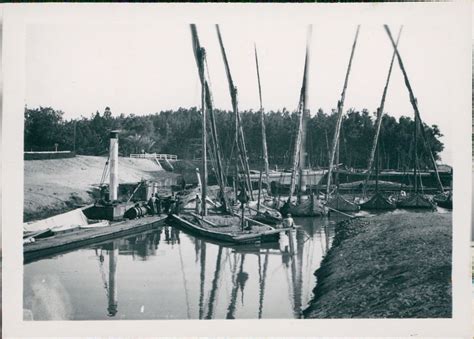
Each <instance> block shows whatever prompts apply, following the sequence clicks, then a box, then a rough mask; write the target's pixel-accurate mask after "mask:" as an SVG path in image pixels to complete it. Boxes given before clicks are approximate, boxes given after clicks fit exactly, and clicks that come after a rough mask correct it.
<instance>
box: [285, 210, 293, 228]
mask: <svg viewBox="0 0 474 339" xmlns="http://www.w3.org/2000/svg"><path fill="white" fill-rule="evenodd" d="M283 227H284V228H290V227H291V228H295V221H294V220H293V218H292V217H291V214H290V213H288V214H287V215H286V218H285V219H283Z"/></svg>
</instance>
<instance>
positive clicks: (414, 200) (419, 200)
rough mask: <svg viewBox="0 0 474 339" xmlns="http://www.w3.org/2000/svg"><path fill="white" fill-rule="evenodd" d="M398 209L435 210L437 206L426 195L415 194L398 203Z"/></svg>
mask: <svg viewBox="0 0 474 339" xmlns="http://www.w3.org/2000/svg"><path fill="white" fill-rule="evenodd" d="M397 207H398V208H426V209H435V207H436V205H435V204H434V202H433V201H431V200H430V199H429V198H428V197H427V196H425V195H424V194H421V193H418V192H415V193H412V194H409V195H408V196H407V197H406V198H404V199H402V200H400V201H399V202H397Z"/></svg>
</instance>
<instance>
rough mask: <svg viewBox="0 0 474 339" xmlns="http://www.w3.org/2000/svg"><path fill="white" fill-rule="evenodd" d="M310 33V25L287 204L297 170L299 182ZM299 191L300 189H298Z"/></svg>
mask: <svg viewBox="0 0 474 339" xmlns="http://www.w3.org/2000/svg"><path fill="white" fill-rule="evenodd" d="M311 32H312V26H311V25H310V26H309V27H308V36H307V41H306V55H305V61H304V71H303V84H302V85H301V92H300V100H299V104H298V116H299V119H298V132H297V136H296V142H295V149H294V153H293V168H292V171H291V182H290V194H289V196H288V202H290V201H291V198H292V197H293V194H294V192H295V186H296V172H297V171H298V169H299V170H300V173H299V174H300V180H301V175H302V173H301V165H302V164H301V162H300V160H301V158H300V152H301V143H302V139H303V136H302V134H303V133H306V131H304V130H303V119H304V112H305V110H306V103H307V99H308V72H309V48H310V42H311ZM300 189H301V187H300Z"/></svg>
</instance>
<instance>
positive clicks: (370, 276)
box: [304, 212, 452, 318]
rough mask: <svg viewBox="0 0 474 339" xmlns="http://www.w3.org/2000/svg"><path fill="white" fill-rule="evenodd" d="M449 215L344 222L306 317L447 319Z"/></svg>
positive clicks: (449, 301) (449, 308)
mask: <svg viewBox="0 0 474 339" xmlns="http://www.w3.org/2000/svg"><path fill="white" fill-rule="evenodd" d="M451 217H452V216H451V214H439V213H431V212H426V213H406V214H396V215H393V214H385V215H379V216H375V217H369V218H361V219H353V220H351V221H347V222H343V223H341V224H339V225H338V226H337V228H336V237H335V239H334V245H333V247H332V248H331V249H330V251H329V252H328V255H327V256H326V257H325V258H324V260H323V262H322V265H321V267H320V269H319V270H317V271H316V273H315V275H316V278H317V286H316V288H315V289H314V291H313V292H314V298H313V300H312V302H311V304H310V306H309V307H308V308H307V309H306V310H305V311H304V316H305V317H306V318H449V317H451V314H452V290H451V287H452V286H451V253H452V221H451Z"/></svg>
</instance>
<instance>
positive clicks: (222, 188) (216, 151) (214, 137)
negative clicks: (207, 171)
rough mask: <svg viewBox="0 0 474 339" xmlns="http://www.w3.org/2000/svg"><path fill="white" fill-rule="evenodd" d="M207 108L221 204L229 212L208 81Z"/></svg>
mask: <svg viewBox="0 0 474 339" xmlns="http://www.w3.org/2000/svg"><path fill="white" fill-rule="evenodd" d="M204 61H205V60H204ZM206 106H207V110H208V111H209V117H210V125H211V136H212V144H213V148H214V154H215V158H216V165H217V178H218V180H217V181H218V183H219V189H220V192H221V198H222V201H221V203H223V204H224V209H225V210H226V211H227V209H228V207H229V204H228V202H227V196H226V194H225V177H224V167H223V166H222V158H221V149H220V146H219V138H218V136H217V127H216V119H215V117H214V104H213V102H212V93H211V89H210V88H209V82H208V81H207V80H206Z"/></svg>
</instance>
